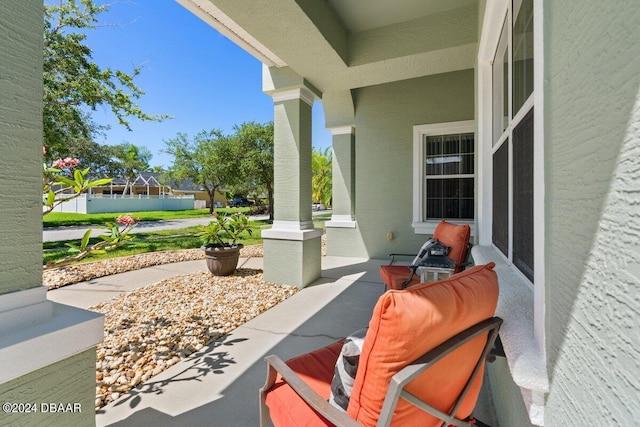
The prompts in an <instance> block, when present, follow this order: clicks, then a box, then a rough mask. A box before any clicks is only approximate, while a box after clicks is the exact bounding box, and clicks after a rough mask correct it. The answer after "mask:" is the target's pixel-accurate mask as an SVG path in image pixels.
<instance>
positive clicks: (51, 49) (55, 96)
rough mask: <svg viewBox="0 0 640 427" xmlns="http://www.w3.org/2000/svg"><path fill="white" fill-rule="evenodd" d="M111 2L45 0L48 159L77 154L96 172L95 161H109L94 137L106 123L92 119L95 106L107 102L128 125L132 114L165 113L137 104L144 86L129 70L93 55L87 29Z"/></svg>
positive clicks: (142, 117)
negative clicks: (48, 0)
mask: <svg viewBox="0 0 640 427" xmlns="http://www.w3.org/2000/svg"><path fill="white" fill-rule="evenodd" d="M108 10H109V5H108V4H104V5H96V4H94V2H93V0H60V1H59V2H56V3H55V4H45V6H44V57H43V83H44V96H43V101H44V105H43V124H44V133H43V136H44V141H43V144H44V146H45V147H46V148H47V160H49V161H51V160H54V159H57V158H63V157H69V156H73V157H78V158H80V160H81V161H82V162H83V164H87V165H90V166H91V167H92V172H94V173H97V168H95V166H94V165H95V163H96V162H106V161H107V157H105V156H104V153H103V152H104V150H103V146H101V145H99V144H96V143H95V142H94V139H95V137H96V136H97V135H99V134H101V133H102V132H103V131H104V130H105V127H104V126H101V125H99V124H97V123H95V121H93V119H92V116H91V111H95V110H96V108H97V107H98V106H107V107H109V108H110V109H111V111H112V112H113V114H114V115H115V116H116V118H117V119H118V122H119V123H120V124H121V125H123V126H125V127H126V128H127V129H130V124H129V118H130V117H135V118H137V119H140V120H152V121H160V120H163V119H165V118H168V116H167V115H149V114H146V113H144V112H143V111H142V110H141V109H140V107H139V106H138V105H137V104H136V100H138V99H139V98H140V97H141V96H142V95H143V94H144V92H143V91H142V90H141V89H140V88H138V87H137V86H136V85H135V83H134V79H135V77H136V76H138V74H140V68H134V70H133V71H132V72H131V73H130V74H128V73H125V72H123V71H120V70H112V69H111V68H101V67H100V66H98V65H97V64H96V63H94V62H93V61H92V56H91V54H92V53H91V48H89V46H87V44H86V37H87V36H86V32H87V31H88V30H91V29H95V28H96V27H97V26H98V25H97V24H98V18H97V16H98V15H99V14H101V13H104V12H106V11H108Z"/></svg>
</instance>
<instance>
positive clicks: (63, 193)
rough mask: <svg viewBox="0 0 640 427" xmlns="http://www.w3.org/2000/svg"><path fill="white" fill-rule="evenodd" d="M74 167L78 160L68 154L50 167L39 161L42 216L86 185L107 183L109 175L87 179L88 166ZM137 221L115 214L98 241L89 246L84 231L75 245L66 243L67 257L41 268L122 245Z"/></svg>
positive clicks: (77, 259) (90, 186) (88, 236)
mask: <svg viewBox="0 0 640 427" xmlns="http://www.w3.org/2000/svg"><path fill="white" fill-rule="evenodd" d="M46 151H47V150H46V148H44V147H43V153H46ZM77 166H78V159H76V158H71V157H67V158H65V159H58V160H56V161H55V162H53V164H52V165H51V166H47V164H46V163H44V164H43V174H42V193H43V204H44V208H43V209H42V215H43V216H45V215H47V214H49V213H51V212H52V211H53V209H54V208H55V207H56V206H58V205H59V204H61V203H64V202H66V201H69V200H72V199H75V198H76V197H78V196H80V195H81V194H84V193H85V192H87V191H88V190H89V189H90V188H92V187H95V186H99V185H106V184H108V183H110V182H111V178H102V179H97V180H93V181H92V180H89V179H88V178H87V175H88V173H89V168H85V169H77ZM138 221H140V218H136V219H134V218H132V217H131V215H129V214H127V215H124V216H119V217H118V218H117V219H116V222H115V223H107V224H106V231H107V232H106V233H105V234H102V235H101V236H100V239H102V240H101V241H100V242H98V243H94V244H92V245H89V239H90V237H91V230H87V231H86V232H85V233H84V236H83V237H82V239H81V240H80V244H79V245H74V244H71V243H67V246H69V250H68V252H69V255H68V256H66V257H65V258H63V259H61V260H58V261H55V262H48V263H47V265H46V266H45V268H53V267H61V266H63V265H67V264H71V263H73V262H77V261H80V260H81V259H83V258H84V257H86V256H87V255H89V254H92V253H93V254H97V253H104V252H106V251H108V250H111V249H115V248H117V247H119V246H122V245H123V244H126V243H127V242H128V241H130V240H132V239H133V238H134V237H133V236H131V235H130V234H129V232H130V231H131V230H133V228H135V226H136V225H137V223H138Z"/></svg>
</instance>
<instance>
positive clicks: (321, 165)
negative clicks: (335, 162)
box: [311, 147, 333, 208]
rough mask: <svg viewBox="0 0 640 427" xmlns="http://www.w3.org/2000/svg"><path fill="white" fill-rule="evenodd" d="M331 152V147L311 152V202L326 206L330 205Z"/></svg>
mask: <svg viewBox="0 0 640 427" xmlns="http://www.w3.org/2000/svg"><path fill="white" fill-rule="evenodd" d="M332 154H333V153H332V151H331V147H326V148H325V149H324V150H313V152H312V153H311V171H312V173H313V175H312V177H311V198H312V200H313V203H322V204H323V205H324V206H325V207H327V208H328V207H330V206H331V192H332V185H331V165H332Z"/></svg>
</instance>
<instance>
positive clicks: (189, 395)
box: [50, 257, 496, 427]
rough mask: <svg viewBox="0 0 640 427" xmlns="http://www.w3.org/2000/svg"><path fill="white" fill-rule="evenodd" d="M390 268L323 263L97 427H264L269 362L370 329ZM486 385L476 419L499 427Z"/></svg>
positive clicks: (257, 263) (125, 400)
mask: <svg viewBox="0 0 640 427" xmlns="http://www.w3.org/2000/svg"><path fill="white" fill-rule="evenodd" d="M261 261H262V260H261V259H258V258H251V259H248V260H243V261H242V262H244V263H245V266H246V267H252V268H261ZM385 262H386V261H382V260H366V259H354V258H338V257H323V260H322V277H321V278H320V279H319V280H317V281H316V282H315V283H314V284H313V285H311V286H308V287H306V288H305V289H303V290H301V291H300V292H298V293H297V294H295V295H294V296H292V297H290V298H288V299H287V300H285V301H283V302H282V303H280V304H278V305H277V306H276V307H274V308H272V309H270V310H268V311H267V312H265V313H263V314H261V315H259V316H258V317H256V318H254V319H252V320H250V321H249V322H247V323H246V324H244V325H242V326H240V327H238V328H237V329H235V330H234V331H233V332H232V333H231V334H229V335H228V336H227V337H225V338H224V339H223V340H222V341H219V342H216V343H215V344H214V345H212V346H209V347H206V348H205V349H203V350H202V351H200V352H198V353H195V354H193V355H191V356H190V357H189V358H187V359H185V360H183V361H181V362H180V363H178V364H176V365H174V366H172V367H171V368H169V369H168V370H166V371H164V372H162V373H161V374H159V375H157V376H156V377H153V378H152V379H151V380H150V381H148V382H146V383H144V384H142V385H141V386H139V387H138V388H137V389H135V390H133V391H131V392H129V393H128V394H125V395H123V396H122V397H121V398H120V399H118V400H117V401H115V402H113V403H111V404H109V405H107V406H105V407H104V408H102V409H100V410H99V411H98V412H97V414H96V425H97V426H153V427H163V426H178V425H189V426H216V427H218V426H220V427H226V426H229V427H237V426H240V427H243V426H257V425H258V424H259V406H258V389H259V388H260V387H262V385H263V384H264V380H265V375H266V365H265V363H264V361H263V358H264V357H265V356H266V355H269V354H276V355H278V356H280V357H281V358H282V359H284V360H286V359H288V358H290V357H293V356H296V355H299V354H302V353H305V352H308V351H311V350H314V349H316V348H319V347H322V346H324V345H327V344H329V343H331V342H334V341H336V340H338V339H340V338H342V337H344V336H345V335H347V334H349V333H350V332H353V331H355V330H357V329H360V328H362V327H365V326H367V324H368V322H369V319H370V317H371V313H372V310H373V306H374V305H375V303H376V301H377V300H378V298H379V296H380V295H381V294H382V292H383V288H384V287H383V284H382V281H381V280H380V277H379V275H378V268H379V266H380V265H381V264H382V263H385ZM180 264H182V265H180ZM159 267H161V270H162V271H158V269H156V270H154V273H155V274H157V275H158V280H162V278H161V276H162V275H165V274H182V273H183V272H187V271H193V269H199V268H204V266H203V265H202V263H201V264H200V266H198V265H197V264H193V263H178V264H176V265H174V266H172V267H168V266H159ZM147 270H148V269H147ZM125 274H127V273H125ZM138 274H140V273H138ZM147 278H148V277H147ZM97 280H99V279H97ZM104 280H105V281H106V280H110V282H109V283H104V284H105V285H106V288H104V289H105V291H104V292H105V294H104V296H107V295H112V296H115V293H117V292H118V291H117V290H116V289H110V287H114V286H116V283H118V284H122V283H124V282H129V281H123V280H118V279H116V280H114V279H113V278H112V279H107V278H104ZM62 289H64V288H62ZM62 289H61V290H58V291H56V292H53V293H52V292H50V294H56V293H57V294H62V292H59V291H62ZM76 289H77V290H76V292H79V294H80V295H84V294H86V293H87V291H88V289H82V288H81V287H78V288H76ZM93 289H95V284H94V287H93ZM69 292H71V288H69V290H68V291H67V294H66V295H64V296H63V297H57V296H54V295H51V296H50V299H54V300H58V301H60V302H63V303H68V302H66V301H64V300H67V301H68V300H69V299H73V295H71V294H69ZM89 293H93V292H90V291H89ZM104 296H102V298H104ZM83 298H85V299H87V298H88V297H87V296H83ZM97 298H100V297H99V296H93V297H91V298H88V300H91V303H93V302H94V301H95V299H97ZM88 300H87V301H86V302H85V303H88V302H89V301H88ZM89 305H91V304H89ZM87 306H88V305H87ZM487 384H488V382H487V381H485V389H486V390H484V392H483V395H482V396H481V401H480V402H479V404H478V407H477V411H476V416H477V417H478V418H479V419H480V420H482V421H484V422H485V423H488V424H491V425H496V423H495V418H494V415H493V412H494V411H493V407H492V405H491V403H490V400H488V399H487V396H490V391H489V390H488V387H486V385H487Z"/></svg>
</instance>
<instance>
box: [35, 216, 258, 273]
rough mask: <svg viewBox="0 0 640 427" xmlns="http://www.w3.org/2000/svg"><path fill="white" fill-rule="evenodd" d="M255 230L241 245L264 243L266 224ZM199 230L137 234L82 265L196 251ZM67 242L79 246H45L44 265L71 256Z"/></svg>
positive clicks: (61, 244)
mask: <svg viewBox="0 0 640 427" xmlns="http://www.w3.org/2000/svg"><path fill="white" fill-rule="evenodd" d="M254 225H255V228H254V230H253V234H252V235H251V236H249V234H248V233H245V234H244V235H243V236H241V240H240V243H242V244H244V245H247V246H248V245H256V244H260V243H262V237H261V226H262V225H264V222H262V221H257V222H254ZM198 231H199V230H198V227H189V228H183V229H179V230H163V231H157V232H154V233H139V234H135V235H134V236H135V239H134V240H133V241H132V242H131V243H129V244H127V245H126V246H124V247H119V248H116V249H114V250H112V251H109V252H107V253H105V254H91V255H88V256H87V257H86V258H84V259H83V260H82V261H80V262H91V261H98V260H101V259H107V258H116V257H121V256H128V255H135V254H141V253H145V252H158V251H169V250H180V249H193V248H199V247H200V246H201V245H202V242H201V241H200V239H199V238H198V237H196V236H195V233H196V232H198ZM132 235H133V234H132ZM99 240H100V239H98V238H92V239H91V240H90V242H91V243H94V242H98V241H99ZM65 243H73V244H76V245H78V244H79V243H80V241H79V240H68V241H61V242H46V243H44V244H43V249H44V253H43V257H42V261H43V265H44V264H46V263H47V262H49V261H57V260H59V259H62V258H64V257H66V256H67V255H68V252H67V247H66V246H65Z"/></svg>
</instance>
